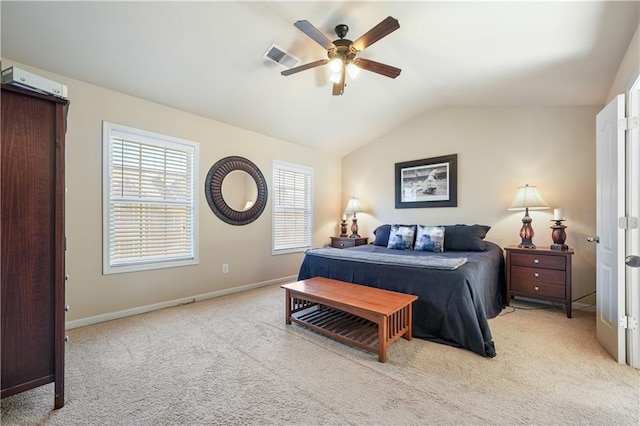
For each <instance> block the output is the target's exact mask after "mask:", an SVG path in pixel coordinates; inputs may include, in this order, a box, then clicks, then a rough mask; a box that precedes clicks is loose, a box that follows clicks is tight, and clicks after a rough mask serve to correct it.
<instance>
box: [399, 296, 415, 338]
mask: <svg viewBox="0 0 640 426" xmlns="http://www.w3.org/2000/svg"><path fill="white" fill-rule="evenodd" d="M412 305H413V304H412V303H409V306H407V308H406V310H405V312H406V315H407V316H406V321H407V325H408V327H407V332H406V333H404V336H402V337H404V338H405V339H406V340H411V337H412V336H413V306H412Z"/></svg>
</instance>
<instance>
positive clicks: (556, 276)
mask: <svg viewBox="0 0 640 426" xmlns="http://www.w3.org/2000/svg"><path fill="white" fill-rule="evenodd" d="M511 278H513V279H516V280H530V281H532V282H545V283H550V284H557V285H561V286H564V278H565V275H564V271H558V270H556V269H542V268H526V267H524V266H512V267H511Z"/></svg>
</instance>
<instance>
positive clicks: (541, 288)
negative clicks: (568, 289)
mask: <svg viewBox="0 0 640 426" xmlns="http://www.w3.org/2000/svg"><path fill="white" fill-rule="evenodd" d="M511 291H513V292H518V293H524V294H530V295H532V296H543V297H554V298H556V299H564V298H565V286H564V285H557V284H549V283H545V282H541V281H540V282H538V281H531V280H521V279H517V278H514V279H512V280H511Z"/></svg>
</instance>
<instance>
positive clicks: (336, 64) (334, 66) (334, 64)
mask: <svg viewBox="0 0 640 426" xmlns="http://www.w3.org/2000/svg"><path fill="white" fill-rule="evenodd" d="M342 66H343V62H342V59H340V58H333V59H332V60H331V61H330V62H329V69H330V70H331V72H332V73H340V70H341V69H342Z"/></svg>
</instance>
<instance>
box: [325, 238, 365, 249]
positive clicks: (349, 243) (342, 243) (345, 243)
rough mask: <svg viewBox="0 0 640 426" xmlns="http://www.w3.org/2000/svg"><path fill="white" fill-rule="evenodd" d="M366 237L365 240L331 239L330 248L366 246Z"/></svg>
mask: <svg viewBox="0 0 640 426" xmlns="http://www.w3.org/2000/svg"><path fill="white" fill-rule="evenodd" d="M368 241H369V238H368V237H365V238H349V237H331V247H335V248H347V247H355V246H361V245H364V244H367V242H368Z"/></svg>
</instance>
